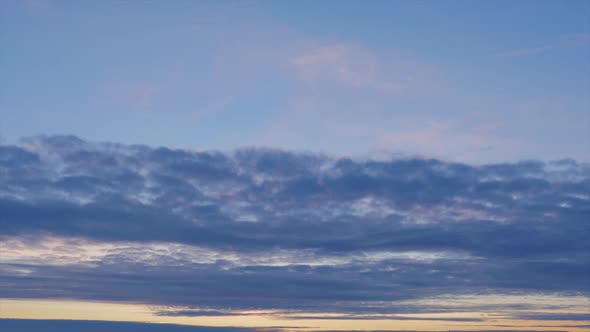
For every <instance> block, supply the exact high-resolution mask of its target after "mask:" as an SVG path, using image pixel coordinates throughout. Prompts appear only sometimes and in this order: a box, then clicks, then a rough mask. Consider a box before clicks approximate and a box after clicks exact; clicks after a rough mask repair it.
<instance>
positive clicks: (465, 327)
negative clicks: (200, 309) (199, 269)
mask: <svg viewBox="0 0 590 332" xmlns="http://www.w3.org/2000/svg"><path fill="white" fill-rule="evenodd" d="M582 300H583V299H582ZM535 312H537V313H538V312H539V311H535ZM545 312H546V313H584V311H583V310H573V311H567V312H565V311H550V312H549V311H545ZM243 313H244V314H245V315H242V316H239V315H238V316H233V315H232V316H199V317H172V316H157V315H155V314H154V310H152V309H150V307H148V306H147V305H143V304H130V303H106V302H89V301H75V300H39V299H2V300H0V318H12V319H67V320H104V321H121V322H140V323H168V324H180V325H201V326H215V327H262V328H264V327H271V326H284V327H285V331H289V329H288V327H293V328H294V329H293V330H295V328H296V327H298V328H297V330H298V331H302V330H303V331H305V330H311V329H313V330H351V329H354V330H408V329H410V330H416V331H421V330H422V331H425V330H428V331H447V330H449V329H452V330H460V331H469V330H478V329H483V328H490V327H493V328H494V329H495V330H518V329H531V328H534V329H535V330H538V331H549V330H555V329H556V328H562V329H563V328H568V330H569V331H585V329H584V328H581V327H575V325H584V324H590V321H575V322H572V321H557V320H555V321H547V320H544V321H534V320H515V319H511V318H510V317H509V316H506V315H502V314H498V315H495V314H494V315H492V314H490V313H483V312H456V313H440V314H398V315H396V316H398V317H406V318H410V317H416V318H428V319H436V318H441V319H445V318H446V319H448V318H484V319H486V321H484V322H477V321H467V322H465V321H463V322H461V321H459V322H455V321H444V320H420V319H417V320H406V319H404V320H397V319H395V317H392V318H391V319H374V320H373V319H369V320H367V319H358V320H355V319H346V320H342V319H337V318H338V316H341V315H336V314H318V313H315V314H298V315H291V316H279V315H274V314H273V313H272V312H269V311H247V312H246V311H244V312H243ZM314 315H318V316H320V315H323V316H326V315H330V316H332V315H333V316H334V318H335V319H325V318H323V319H312V318H311V317H313V316H314ZM297 316H305V317H306V318H305V319H296V318H297Z"/></svg>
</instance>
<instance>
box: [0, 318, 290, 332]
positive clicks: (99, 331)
mask: <svg viewBox="0 0 590 332" xmlns="http://www.w3.org/2000/svg"><path fill="white" fill-rule="evenodd" d="M0 329H1V330H2V331H10V332H36V331H44V332H63V331H85V332H105V331H109V332H253V331H257V329H255V328H233V327H207V326H183V325H173V324H148V323H129V322H107V321H88V320H83V321H82V320H30V319H0ZM281 330H282V329H281V328H280V327H278V328H270V329H268V331H281Z"/></svg>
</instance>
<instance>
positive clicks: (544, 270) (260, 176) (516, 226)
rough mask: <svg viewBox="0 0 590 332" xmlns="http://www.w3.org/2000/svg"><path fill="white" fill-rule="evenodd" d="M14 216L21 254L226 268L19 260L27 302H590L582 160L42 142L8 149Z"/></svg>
mask: <svg viewBox="0 0 590 332" xmlns="http://www.w3.org/2000/svg"><path fill="white" fill-rule="evenodd" d="M0 212H1V213H0V236H2V237H3V238H4V239H20V240H21V241H29V242H30V241H31V239H39V240H41V239H44V238H66V239H70V238H75V239H84V240H83V241H87V242H89V243H91V242H92V243H94V242H100V243H116V244H119V245H125V246H130V245H133V244H134V243H135V244H150V245H156V244H166V245H184V246H187V247H188V248H200V249H206V250H210V251H212V252H215V253H216V255H218V256H219V257H217V258H216V259H215V260H213V261H206V262H201V261H198V262H197V261H195V260H194V259H191V257H189V256H190V255H189V254H188V253H186V252H185V253H178V252H175V253H171V252H164V253H162V252H157V251H149V250H148V249H146V248H144V249H141V250H139V251H138V250H135V251H134V250H122V251H120V252H113V253H111V254H109V255H106V256H104V257H99V258H95V259H94V260H92V261H88V262H85V263H84V264H82V263H80V264H67V265H58V264H52V262H51V259H58V258H59V257H57V258H56V257H52V258H51V259H47V260H46V261H44V262H36V263H34V264H33V263H30V262H23V261H16V262H15V261H10V262H4V263H3V264H2V265H0V281H1V284H0V289H1V290H2V293H3V294H6V296H8V297H15V298H19V297H30V298H78V299H94V300H121V301H139V302H142V303H150V304H154V305H182V306H188V307H191V306H195V305H203V306H207V307H208V308H209V309H208V310H210V311H211V312H223V310H222V309H227V308H230V309H236V310H241V309H253V308H254V309H255V308H262V309H273V308H278V309H283V310H300V309H306V310H309V311H321V310H323V311H326V310H328V311H333V312H347V313H361V314H362V313H366V312H369V313H379V310H382V311H385V312H384V313H391V312H406V311H411V310H416V308H411V309H408V308H407V307H402V306H397V305H396V303H395V301H397V300H408V299H417V298H424V297H431V296H438V295H442V294H457V295H460V294H473V293H476V292H482V290H485V291H486V292H489V293H494V292H499V293H502V292H510V293H527V292H533V293H534V292H547V293H556V292H558V293H559V294H564V296H565V295H567V294H583V295H587V294H588V293H589V291H590V288H589V284H588V282H587V280H588V279H589V278H590V242H589V241H588V240H587V239H588V238H589V236H590V227H589V226H588V222H587V219H588V217H589V216H590V167H589V166H588V165H586V164H580V163H577V162H575V161H573V160H564V161H558V162H551V163H543V162H539V161H525V162H520V163H513V164H496V165H483V166H473V165H466V164H458V163H451V162H445V161H440V160H433V159H393V160H390V161H375V160H352V159H346V158H344V159H342V158H340V159H338V158H333V157H329V156H324V155H315V154H305V153H293V152H286V151H278V150H267V149H244V150H239V151H237V152H235V153H226V154H224V153H220V152H209V151H207V152H193V151H187V150H174V149H169V148H150V147H146V146H126V145H119V144H111V143H90V142H86V141H83V140H81V139H79V138H76V137H70V136H53V137H35V138H29V139H27V140H24V141H23V142H22V144H19V145H8V146H0ZM33 241H34V240H33ZM236 255H237V256H238V257H239V259H238V260H236V259H231V257H233V256H236ZM23 270H25V271H28V272H27V273H24V274H23V273H21V272H18V271H23ZM15 271H16V272H15ZM72 281H76V282H72ZM147 290H149V292H148V291H147ZM368 303H372V305H368ZM423 310H427V309H423ZM186 313H188V311H187V312H186Z"/></svg>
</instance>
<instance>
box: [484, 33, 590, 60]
mask: <svg viewBox="0 0 590 332" xmlns="http://www.w3.org/2000/svg"><path fill="white" fill-rule="evenodd" d="M588 45H590V34H587V33H586V34H584V33H581V34H573V35H567V36H563V37H561V38H560V39H559V40H557V41H555V42H551V43H547V44H543V45H539V46H533V47H526V48H521V49H516V50H511V51H505V52H500V53H496V54H494V56H496V57H507V58H512V57H523V56H528V55H534V54H540V53H545V52H550V51H554V50H558V49H563V48H570V47H579V46H588Z"/></svg>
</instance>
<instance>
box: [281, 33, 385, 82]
mask: <svg viewBox="0 0 590 332" xmlns="http://www.w3.org/2000/svg"><path fill="white" fill-rule="evenodd" d="M291 61H292V63H293V64H294V65H295V66H296V67H297V68H298V70H299V71H300V73H301V74H302V75H303V77H304V78H305V79H307V80H314V81H315V80H334V81H337V82H341V83H344V84H349V85H352V86H354V87H366V86H368V85H371V84H374V83H375V81H376V80H377V70H378V67H379V64H378V61H377V59H376V57H375V55H373V54H372V53H371V52H369V51H367V50H364V49H362V48H358V47H354V46H352V45H349V44H334V45H329V46H322V47H318V48H315V49H311V50H309V51H306V52H304V53H302V54H299V55H296V56H294V57H293V58H292V60H291Z"/></svg>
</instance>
